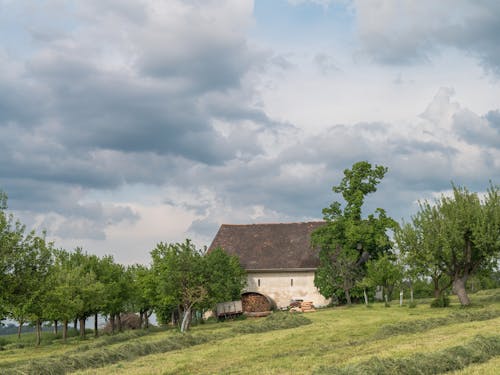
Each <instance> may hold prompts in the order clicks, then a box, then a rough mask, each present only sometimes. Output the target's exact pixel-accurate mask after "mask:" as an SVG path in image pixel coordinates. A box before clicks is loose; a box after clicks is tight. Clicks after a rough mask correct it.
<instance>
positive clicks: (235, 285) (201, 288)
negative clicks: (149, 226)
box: [0, 192, 245, 345]
mask: <svg viewBox="0 0 500 375" xmlns="http://www.w3.org/2000/svg"><path fill="white" fill-rule="evenodd" d="M6 209H7V197H6V195H5V194H4V193H3V192H0V285H1V288H0V320H4V319H11V320H14V321H16V322H17V323H18V324H19V328H18V335H19V336H20V335H21V330H22V327H23V325H24V324H25V323H30V324H32V325H33V326H34V327H35V332H36V343H37V345H38V344H40V340H41V327H42V324H43V323H45V322H52V323H53V325H54V330H55V333H57V329H58V325H59V324H62V338H63V340H66V338H67V336H68V325H69V324H71V323H74V325H75V328H76V325H77V323H79V331H80V335H81V336H82V337H85V323H86V321H87V319H88V318H90V317H94V334H95V335H96V336H97V335H98V327H97V323H98V316H99V315H101V316H104V317H106V319H107V320H108V321H109V322H110V325H111V330H112V332H114V331H115V330H118V331H119V330H121V316H122V314H123V313H137V314H138V315H139V318H140V326H141V327H144V328H147V327H148V326H149V317H150V316H151V314H152V313H153V312H155V313H156V315H157V318H158V319H159V321H160V322H163V323H166V322H167V321H172V320H173V321H174V322H175V321H179V320H182V323H181V330H182V331H185V330H187V329H188V328H189V325H190V323H191V321H192V319H191V318H192V311H193V310H194V309H196V310H202V309H208V308H211V307H213V306H214V305H215V304H216V303H217V302H221V301H227V300H232V299H235V298H239V296H240V293H241V290H242V289H243V287H244V285H245V273H244V270H243V269H242V267H241V266H240V263H239V260H238V258H237V257H234V256H229V255H227V254H226V253H225V252H224V251H222V250H221V249H215V250H214V251H211V252H210V253H206V249H197V248H196V247H195V246H194V245H193V244H192V242H191V241H189V240H186V241H185V242H183V243H173V244H165V243H159V244H158V245H157V246H156V248H155V249H153V250H152V251H151V257H152V262H151V265H150V266H144V265H131V266H124V265H122V264H119V263H117V262H115V260H114V259H113V257H112V256H110V255H106V256H102V257H99V256H97V255H94V254H89V253H86V252H84V251H83V250H82V249H81V248H76V249H75V250H73V251H67V250H65V249H59V248H56V247H55V245H54V243H52V242H49V241H47V239H46V238H45V234H44V233H42V234H41V235H39V234H37V233H35V232H34V231H31V232H27V231H26V227H25V225H23V224H22V223H21V222H20V221H19V220H17V219H15V218H14V217H13V216H12V215H9V214H8V213H7V211H6Z"/></svg>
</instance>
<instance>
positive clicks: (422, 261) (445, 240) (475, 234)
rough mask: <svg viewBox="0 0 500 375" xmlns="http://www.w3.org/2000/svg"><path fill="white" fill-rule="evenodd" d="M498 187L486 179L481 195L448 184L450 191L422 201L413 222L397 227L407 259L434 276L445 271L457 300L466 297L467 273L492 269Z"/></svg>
mask: <svg viewBox="0 0 500 375" xmlns="http://www.w3.org/2000/svg"><path fill="white" fill-rule="evenodd" d="M499 189H500V187H499V186H498V185H493V184H491V186H490V187H489V189H488V192H487V194H486V196H485V198H484V199H482V200H481V199H480V198H479V196H478V194H477V193H471V192H469V191H468V190H467V189H466V188H464V187H457V186H453V196H451V197H445V196H442V197H441V198H440V199H439V200H437V201H436V202H435V204H434V205H431V204H430V203H429V202H423V203H421V204H420V210H419V212H418V213H417V214H416V215H415V216H414V217H413V218H412V223H411V224H406V225H404V226H403V228H402V230H401V231H398V232H396V240H397V242H398V244H399V247H400V249H401V251H402V252H404V253H405V254H406V255H407V259H408V260H407V261H408V263H409V265H410V266H411V267H414V268H415V269H416V270H417V272H419V273H420V274H423V275H425V276H430V277H432V278H433V279H434V277H435V276H439V274H443V275H447V277H448V285H449V283H453V290H454V292H456V293H457V295H458V296H459V298H460V302H461V303H462V305H468V304H469V303H470V300H469V298H468V296H467V293H466V289H465V285H466V282H467V280H468V278H469V277H470V276H472V275H474V274H478V273H481V272H484V271H485V270H491V269H493V268H494V267H495V266H496V262H497V260H498V256H499V255H500V196H499Z"/></svg>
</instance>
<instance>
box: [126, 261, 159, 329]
mask: <svg viewBox="0 0 500 375" xmlns="http://www.w3.org/2000/svg"><path fill="white" fill-rule="evenodd" d="M127 272H128V273H129V275H130V279H131V285H130V286H129V288H130V289H131V290H130V299H129V310H130V311H137V312H139V318H140V326H141V328H149V317H150V316H151V314H152V313H153V309H154V307H155V297H156V285H157V283H156V279H155V277H154V274H153V271H152V269H151V268H148V267H146V266H143V265H140V264H135V265H133V266H130V267H129V268H128V269H127Z"/></svg>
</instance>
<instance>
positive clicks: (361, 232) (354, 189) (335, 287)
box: [312, 161, 397, 303]
mask: <svg viewBox="0 0 500 375" xmlns="http://www.w3.org/2000/svg"><path fill="white" fill-rule="evenodd" d="M386 172H387V168H385V167H382V166H375V167H374V168H372V166H371V164H370V163H368V162H366V161H361V162H358V163H355V164H354V165H353V166H352V169H346V170H345V171H344V178H343V179H342V181H341V182H340V184H339V185H338V186H334V187H333V188H332V190H333V191H334V192H335V193H340V194H342V196H343V198H344V200H345V202H346V203H345V207H344V209H343V210H342V205H341V203H340V202H333V203H332V204H331V205H330V206H329V207H327V208H324V209H323V217H324V219H325V221H326V225H324V226H322V227H320V228H318V229H317V230H315V231H314V232H313V234H312V244H313V245H314V246H316V247H319V249H320V253H319V258H320V266H319V267H318V269H317V271H316V275H315V281H314V283H315V285H316V287H317V288H318V289H319V291H320V293H321V294H322V295H323V296H325V297H331V296H332V295H334V294H337V293H338V291H339V290H342V291H343V292H344V294H345V297H346V300H347V303H350V301H351V295H350V291H351V289H352V288H353V287H354V285H355V282H356V281H357V280H360V279H361V278H362V276H363V274H364V266H363V264H364V263H365V262H366V261H367V260H368V258H369V257H371V258H372V259H376V258H378V256H379V255H380V254H383V253H385V252H387V251H388V250H389V249H390V248H391V246H392V243H391V241H390V239H389V237H388V235H387V230H389V229H393V228H395V227H396V226H397V224H396V222H395V221H394V220H392V219H391V218H389V217H388V216H387V215H386V213H385V211H384V210H383V209H382V208H377V209H376V210H375V213H373V214H370V215H368V217H367V218H365V219H363V218H362V205H363V203H364V199H365V197H366V195H367V194H370V193H373V192H375V191H376V190H377V188H376V186H377V185H378V183H379V182H380V180H381V179H382V178H383V177H384V175H385V173H386ZM338 296H339V295H338V294H337V297H338Z"/></svg>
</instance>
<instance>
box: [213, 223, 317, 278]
mask: <svg viewBox="0 0 500 375" xmlns="http://www.w3.org/2000/svg"><path fill="white" fill-rule="evenodd" d="M324 224H325V223H324V222H322V221H315V222H308V223H286V224H248V225H229V224H222V225H221V227H220V228H219V231H218V232H217V234H216V235H215V238H214V240H213V241H212V244H211V245H210V247H209V249H208V251H211V250H212V249H215V248H217V247H221V248H222V249H223V250H224V251H226V252H227V253H228V254H230V255H237V256H239V258H240V262H241V265H242V266H243V267H244V268H245V269H246V270H272V269H273V270H275V269H283V270H285V269H300V268H317V267H318V264H319V259H318V252H317V251H316V250H314V249H313V248H312V247H311V232H312V231H313V230H314V229H316V228H318V227H320V226H322V225H324Z"/></svg>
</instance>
